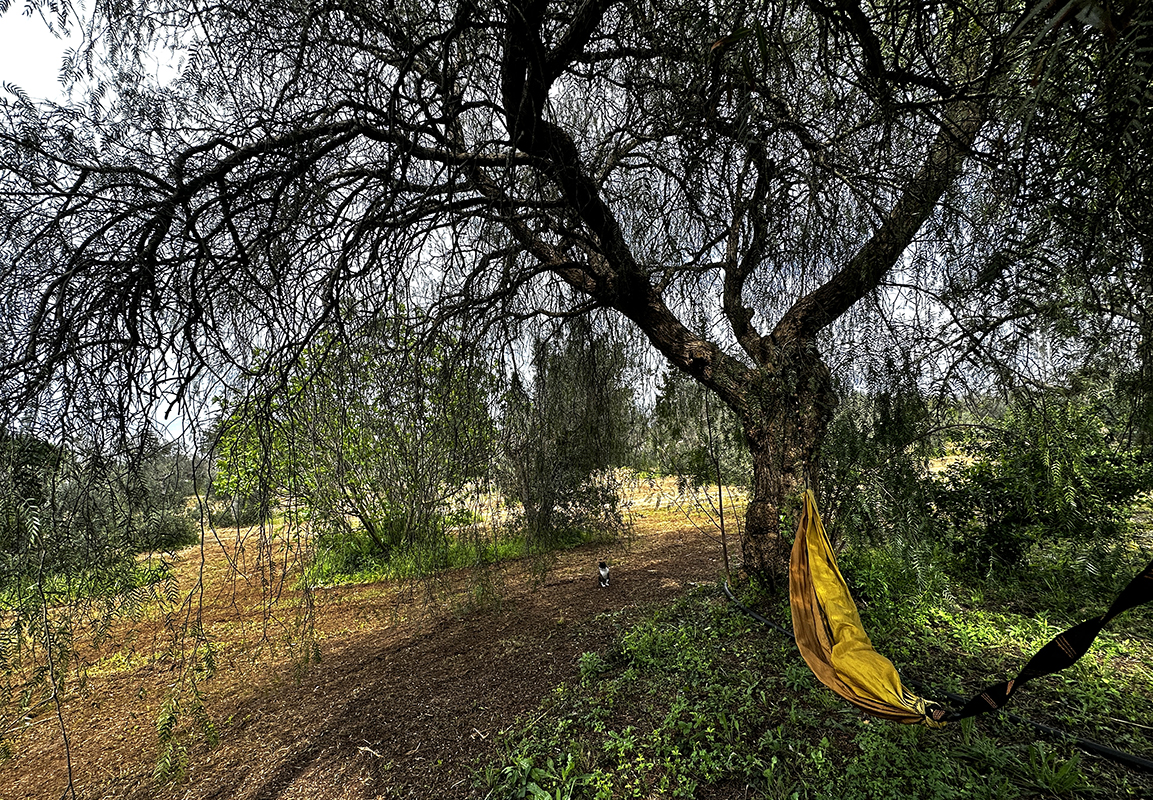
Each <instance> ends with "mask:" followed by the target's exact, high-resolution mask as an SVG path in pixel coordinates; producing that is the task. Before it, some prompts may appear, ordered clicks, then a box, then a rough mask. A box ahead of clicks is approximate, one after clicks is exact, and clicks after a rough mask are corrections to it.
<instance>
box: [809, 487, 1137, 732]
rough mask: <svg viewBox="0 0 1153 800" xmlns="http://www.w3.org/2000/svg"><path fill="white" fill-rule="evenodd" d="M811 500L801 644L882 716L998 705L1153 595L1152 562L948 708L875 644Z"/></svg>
mask: <svg viewBox="0 0 1153 800" xmlns="http://www.w3.org/2000/svg"><path fill="white" fill-rule="evenodd" d="M804 502H805V505H804V511H803V513H802V514H801V521H800V524H799V525H798V526H797V538H796V541H795V542H794V544H793V552H792V559H791V561H790V564H789V601H790V604H791V606H792V612H793V632H794V634H795V636H796V640H797V647H798V648H799V649H800V651H801V655H803V656H804V658H805V661H806V663H808V665H809V668H810V669H812V670H813V673H814V674H815V675H816V676H817V678H818V679H820V681H821V683H823V684H825V685H826V686H828V687H829V688H830V689H832V690H833V691H834V692H836V693H837V694H839V695H840V696H841V697H843V698H845V699H846V700H848V701H849V702H850V703H852V704H853V705H855V706H857V707H859V708H861V709H863V710H864V711H867V712H868V713H870V714H874V715H876V716H878V717H884V718H886V719H892V720H896V721H897V722H905V723H922V724H925V725H929V726H931V727H940V726H941V725H943V724H944V723H945V722H955V721H957V720H960V719H964V718H965V717H971V716H974V715H976V714H982V713H985V712H987V711H993V710H994V709H997V708H1000V707H1002V706H1004V705H1005V703H1006V702H1008V700H1009V698H1010V697H1011V696H1012V695H1013V693H1014V692H1015V691H1017V689H1020V688H1021V686H1023V685H1024V684H1025V683H1027V682H1028V681H1031V680H1033V679H1034V678H1039V677H1041V676H1043V675H1050V674H1052V673H1054V672H1058V671H1060V670H1063V669H1065V668H1066V667H1069V666H1072V665H1073V664H1074V663H1075V662H1076V661H1077V660H1078V659H1079V658H1081V656H1083V655H1084V654H1085V653H1086V651H1088V649H1089V648H1090V646H1092V644H1093V640H1094V639H1096V638H1097V634H1098V633H1099V632H1100V631H1101V628H1102V627H1104V626H1105V624H1106V623H1108V622H1109V621H1110V620H1111V619H1113V618H1114V617H1116V616H1117V615H1118V614H1121V613H1122V612H1124V611H1128V610H1129V609H1131V608H1134V607H1136V606H1139V605H1142V604H1143V603H1148V602H1150V601H1151V600H1153V562H1150V564H1149V566H1147V567H1145V569H1144V570H1142V572H1141V573H1140V574H1139V575H1138V576H1137V577H1135V578H1134V579H1133V580H1132V581H1130V582H1129V584H1128V586H1126V587H1125V589H1123V590H1122V592H1121V594H1120V595H1118V597H1117V599H1116V600H1114V601H1113V605H1112V606H1110V608H1109V610H1108V611H1107V612H1106V613H1105V614H1102V615H1101V616H1099V617H1094V618H1093V619H1090V620H1086V621H1085V622H1082V623H1079V624H1077V625H1074V626H1073V627H1072V628H1070V629H1069V630H1067V631H1065V632H1064V633H1062V634H1061V635H1060V636H1057V637H1056V638H1055V639H1053V640H1052V641H1051V642H1049V643H1048V644H1047V645H1045V646H1044V647H1042V648H1041V649H1040V650H1039V651H1038V652H1037V654H1036V655H1035V656H1033V658H1031V659H1030V660H1029V663H1028V664H1026V665H1025V668H1024V669H1023V670H1021V672H1020V674H1019V675H1017V677H1015V678H1013V679H1012V680H1008V681H1004V682H1002V683H998V684H994V685H993V686H990V687H988V688H986V689H985V690H984V691H982V692H979V693H977V694H976V695H974V696H973V697H972V698H971V699H970V700H968V701H967V702H966V703H965V704H964V705H963V706H962V708H961V709H960V710H959V711H946V710H945V709H944V708H942V707H941V706H938V705H936V704H934V703H930V702H926V701H925V700H923V699H921V698H920V697H918V696H917V695H915V694H913V693H912V692H910V691H908V690H907V689H905V687H904V686H903V685H902V684H901V678H900V676H899V675H898V674H897V669H896V667H894V666H893V663H892V662H891V661H889V659H887V658H885V657H884V656H882V655H881V654H880V653H878V652H877V651H876V650H874V649H873V644H872V642H871V641H870V640H869V636H868V634H866V633H865V629H864V627H863V626H862V624H861V617H860V615H859V614H858V613H857V606H856V604H855V603H854V602H853V597H852V595H851V594H850V593H849V587H848V586H847V585H846V584H845V579H844V578H843V577H842V576H841V571H840V570H839V569H837V562H836V559H835V557H834V556H833V548H832V546H831V545H830V544H829V537H828V536H827V535H826V533H825V528H824V526H823V525H822V524H821V517H820V514H819V513H818V512H817V502H816V499H815V498H814V497H813V493H812V491H809V490H806V491H805V497H804Z"/></svg>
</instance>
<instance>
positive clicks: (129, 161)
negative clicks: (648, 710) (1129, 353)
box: [0, 0, 1150, 573]
mask: <svg viewBox="0 0 1153 800" xmlns="http://www.w3.org/2000/svg"><path fill="white" fill-rule="evenodd" d="M45 7H47V6H45ZM61 8H63V9H64V11H62V12H60V13H61V14H62V15H64V16H70V15H71V14H72V12H71V11H70V10H69V7H68V6H63V7H61ZM1148 14H1149V11H1148V9H1147V7H1146V5H1145V4H1141V3H1136V2H1133V3H1114V4H1103V5H1100V4H1097V3H1095V2H1089V1H1088V0H1086V1H1085V2H1076V3H1072V4H1066V5H1064V6H1061V5H1059V4H1052V3H1048V2H1037V3H1033V2H1004V1H1003V0H973V1H972V2H956V1H955V0H942V1H941V2H934V3H923V2H900V1H898V0H894V1H893V2H872V3H864V4H863V3H858V2H842V1H841V0H835V1H834V2H823V0H784V2H773V3H752V2H744V1H743V0H732V1H731V2H719V3H706V4H705V5H703V6H702V5H700V4H686V3H683V2H680V0H646V1H645V2H641V3H627V4H626V3H620V2H615V1H614V0H583V1H581V2H578V1H577V0H552V1H550V0H509V1H508V2H487V0H480V1H479V2H476V1H474V0H461V1H460V2H450V1H448V0H444V1H441V2H432V3H412V2H406V1H405V0H388V2H382V3H362V2H358V1H357V0H336V2H328V3H323V4H300V3H289V2H279V1H278V0H274V2H266V3H251V2H244V1H243V0H235V1H234V2H227V3H224V4H219V5H215V6H211V7H203V6H201V5H200V4H198V3H185V2H180V0H171V1H170V0H163V1H159V0H137V2H133V3H130V4H127V5H125V4H123V3H116V4H112V3H98V4H97V5H96V7H95V9H94V12H93V15H92V16H91V18H90V19H87V20H85V22H84V29H83V30H84V31H85V38H84V44H83V46H81V47H80V48H78V49H77V50H76V51H74V52H73V53H72V54H71V55H70V57H69V59H70V60H69V62H68V64H66V65H65V66H66V70H65V71H66V73H67V74H68V75H75V76H77V77H78V78H79V79H81V82H80V83H79V84H78V89H77V94H75V95H74V100H73V102H71V103H70V104H67V105H64V106H55V105H36V104H34V103H32V102H30V101H29V100H28V99H27V98H25V97H23V96H22V95H21V94H20V93H19V92H18V91H15V90H14V91H10V92H9V93H8V95H7V97H6V98H5V99H4V101H3V107H2V114H3V118H2V120H0V168H2V170H3V171H2V173H0V197H2V198H3V207H2V210H0V226H2V229H3V231H4V237H3V245H2V247H3V263H2V269H3V278H2V286H3V290H2V291H3V303H4V306H5V308H6V309H8V312H7V313H6V314H5V316H4V320H3V322H2V323H0V326H2V327H0V348H2V350H0V364H2V365H3V366H0V398H2V401H3V413H4V417H5V419H6V420H16V419H19V418H21V415H25V416H27V414H28V412H29V409H33V410H34V414H33V416H36V415H40V416H39V418H42V419H48V418H52V419H60V418H63V417H65V416H67V417H69V418H71V419H76V420H80V419H83V420H85V421H91V420H93V419H100V418H102V417H104V416H108V415H110V416H111V417H112V418H114V419H122V418H125V417H126V416H128V415H131V414H139V413H142V412H144V410H145V409H148V408H157V407H160V406H164V407H168V406H171V405H174V404H175V405H177V406H181V405H183V406H186V407H191V406H192V405H193V404H194V401H195V399H196V398H197V397H198V396H199V395H200V394H201V393H203V392H205V391H210V390H209V389H207V388H206V387H209V386H212V385H214V384H216V383H218V382H221V381H223V382H228V381H231V380H233V376H235V375H236V374H238V373H244V374H247V375H248V376H249V378H250V379H254V380H255V381H256V384H257V385H260V386H264V387H266V389H267V390H269V391H275V390H276V389H277V388H278V387H281V386H283V384H284V376H285V375H286V374H288V372H289V371H290V370H291V369H292V367H293V365H295V364H297V363H298V362H299V359H300V356H301V354H302V353H303V352H305V350H306V349H307V348H308V347H309V346H310V344H311V343H313V342H315V341H317V339H318V337H319V336H321V335H328V334H330V333H331V332H333V331H336V332H337V335H339V336H340V337H341V338H342V340H344V341H354V340H355V337H356V335H357V329H356V321H355V318H350V317H348V316H347V315H346V312H347V310H348V309H352V308H356V307H357V306H358V304H363V303H374V304H381V303H384V302H393V301H395V302H397V303H402V304H405V305H406V306H407V307H411V308H420V309H423V311H424V312H427V313H426V315H425V316H422V318H421V320H420V321H419V324H420V325H423V326H436V325H441V324H445V323H446V322H448V321H450V320H452V321H454V323H455V324H464V325H466V326H467V329H468V330H470V331H472V332H474V334H475V335H476V336H477V337H480V336H481V335H482V334H483V333H484V332H485V331H486V330H490V329H492V328H493V327H494V326H496V325H498V324H500V323H502V322H505V321H510V320H511V321H517V320H522V321H523V320H529V319H534V318H539V317H553V316H579V315H583V314H586V313H588V312H589V311H591V310H592V309H596V308H604V309H609V310H611V311H613V312H615V313H616V314H618V315H619V316H620V317H622V318H624V319H626V320H628V322H629V323H630V324H631V325H632V326H633V327H634V328H635V329H636V330H637V331H639V332H640V333H642V334H643V335H644V337H646V338H647V340H648V342H649V343H651V345H652V346H653V347H654V348H655V349H656V350H657V351H659V352H660V353H661V354H662V356H663V357H664V358H665V359H666V360H667V361H668V362H669V364H671V365H672V367H674V368H676V369H679V370H682V371H683V372H685V373H687V374H688V375H690V376H692V377H693V378H694V379H696V380H697V381H699V382H700V383H701V384H703V385H704V386H706V387H707V388H708V389H710V390H711V391H713V392H715V393H716V394H717V395H718V396H719V397H720V399H721V400H723V401H724V402H725V403H726V404H727V405H729V406H730V407H731V408H732V409H733V411H734V412H735V413H736V415H737V417H738V418H739V419H740V421H741V424H742V426H743V428H744V433H745V438H746V440H747V442H748V445H749V448H750V452H751V455H752V466H753V475H752V476H751V480H750V483H751V486H752V493H751V500H750V503H749V509H748V519H747V525H746V527H745V533H744V537H743V538H744V541H743V549H744V560H745V565H746V568H748V569H749V570H750V571H752V572H756V573H768V572H772V571H773V569H775V568H777V567H778V566H779V562H780V557H781V552H782V551H781V549H780V548H779V547H778V546H777V543H778V541H777V540H778V532H779V529H780V525H781V520H782V518H783V516H782V515H784V517H785V518H787V516H788V506H789V503H790V502H791V498H795V497H796V495H797V493H798V490H799V488H800V487H801V486H802V485H803V484H805V483H806V482H807V483H817V482H818V479H819V451H820V445H821V441H822V439H823V437H824V435H825V432H826V430H827V427H828V424H829V421H830V419H831V418H832V414H833V409H834V407H835V405H836V399H837V398H836V392H835V390H834V382H833V375H832V371H833V370H835V371H837V372H838V373H841V374H843V373H845V372H846V371H852V370H853V369H856V368H857V367H859V365H860V364H861V362H862V361H863V360H864V359H866V358H867V357H868V356H869V352H870V351H871V350H892V349H898V350H899V349H901V348H904V349H905V350H906V351H907V350H908V349H910V348H920V350H919V352H917V353H916V354H915V355H916V359H914V360H918V361H919V363H921V364H922V366H923V367H924V369H926V370H937V371H938V372H943V373H944V374H943V377H944V378H946V379H949V378H951V377H952V378H956V377H957V376H959V375H960V374H961V373H960V372H958V371H956V370H952V371H950V369H949V368H945V369H942V368H941V364H948V365H957V364H964V363H966V360H968V361H969V362H970V363H972V364H975V365H977V366H978V368H979V369H982V370H989V369H993V370H994V371H996V370H997V369H1006V368H1015V367H1016V366H1017V365H1019V364H1020V363H1021V356H1020V351H1019V350H1015V349H1014V347H1013V346H1011V345H1013V344H1014V343H1017V342H1021V341H1028V337H1029V336H1030V335H1031V334H1032V333H1033V332H1034V331H1035V330H1036V328H1035V327H1031V324H1032V323H1031V322H1028V321H1032V320H1039V319H1043V318H1045V313H1044V312H1045V309H1046V308H1048V307H1050V306H1051V304H1049V303H1043V302H1040V300H1041V299H1043V298H1051V297H1052V291H1051V288H1050V286H1051V284H1050V282H1049V281H1048V280H1047V279H1046V280H1045V281H1044V282H1043V283H1041V282H1038V283H1033V282H1031V280H1030V276H1029V274H1028V269H1029V268H1030V267H1032V266H1033V265H1035V263H1036V260H1035V259H1034V260H1029V259H1027V258H1023V257H1021V256H1022V254H1023V253H1024V254H1026V255H1031V254H1032V253H1033V252H1035V251H1036V250H1037V249H1039V246H1040V245H1039V243H1038V240H1040V242H1041V243H1046V244H1047V243H1050V242H1057V241H1058V238H1059V237H1058V236H1057V233H1058V232H1059V233H1060V234H1061V235H1067V236H1068V239H1069V241H1073V242H1084V241H1085V237H1086V235H1091V234H1087V230H1088V227H1087V226H1086V225H1085V223H1084V219H1085V217H1084V216H1078V215H1067V217H1064V218H1063V217H1062V215H1060V214H1055V213H1049V212H1050V211H1051V210H1052V208H1053V203H1052V202H1051V201H1052V200H1053V199H1054V198H1057V199H1060V198H1065V197H1072V196H1073V195H1075V194H1076V193H1077V189H1078V187H1084V188H1085V190H1086V193H1087V195H1088V197H1089V198H1090V200H1089V201H1088V202H1089V203H1090V204H1092V203H1097V204H1098V205H1097V206H1093V208H1094V209H1096V208H1097V207H1099V206H1100V207H1102V208H1103V207H1104V206H1101V204H1102V203H1104V198H1106V197H1108V196H1109V195H1110V193H1111V192H1112V190H1113V184H1110V185H1108V186H1100V185H1088V184H1087V183H1086V181H1085V180H1084V179H1080V178H1077V177H1075V176H1076V175H1080V176H1085V175H1092V174H1095V169H1094V167H1093V164H1095V163H1096V162H1095V161H1094V159H1098V158H1103V159H1105V160H1106V161H1108V163H1110V164H1115V165H1116V164H1121V163H1125V162H1124V161H1123V160H1119V158H1118V157H1114V156H1112V155H1109V153H1110V150H1109V146H1112V145H1109V143H1108V142H1106V141H1105V140H1104V139H1102V138H1101V137H1100V136H1099V135H1098V136H1097V138H1096V139H1093V138H1092V134H1093V132H1094V131H1097V132H1098V133H1099V131H1100V129H1101V126H1102V125H1104V124H1105V122H1106V121H1107V120H1116V119H1123V120H1124V121H1125V125H1124V128H1123V129H1124V131H1125V134H1126V136H1127V137H1128V138H1127V139H1125V141H1126V142H1132V145H1131V146H1132V147H1133V148H1134V149H1135V150H1136V151H1138V152H1141V153H1146V152H1147V149H1146V148H1145V144H1144V143H1145V142H1146V140H1147V136H1146V134H1145V133H1144V115H1145V111H1146V108H1147V106H1148V102H1147V91H1148V87H1149V70H1148V67H1147V66H1142V65H1144V64H1148V62H1149V59H1148V58H1147V55H1148V52H1149V49H1150V48H1149V44H1148V37H1149V33H1148V31H1149V29H1150V27H1149V19H1148ZM158 57H159V58H162V59H170V60H172V61H173V62H174V63H177V64H178V65H179V74H178V75H176V76H175V77H174V78H172V79H171V80H167V79H165V80H160V79H158V78H155V77H153V76H152V75H150V74H149V71H148V70H147V68H146V66H147V65H148V64H150V63H152V62H153V61H154V60H155V59H156V58H158ZM81 88H82V89H83V90H82V91H81ZM1118 115H1120V116H1118ZM1087 137H1088V138H1087ZM1126 146H1129V145H1126ZM1119 149H1124V148H1115V150H1119ZM1102 154H1104V155H1102ZM1145 163H1148V160H1147V159H1146V160H1145ZM1110 174H1115V175H1116V177H1115V178H1114V179H1113V180H1115V181H1116V182H1118V183H1117V185H1120V186H1123V187H1125V191H1124V192H1122V196H1123V197H1124V198H1125V200H1124V202H1123V203H1122V206H1123V207H1124V208H1125V209H1128V210H1129V212H1131V214H1132V215H1135V218H1139V219H1145V218H1146V217H1143V216H1141V214H1143V213H1144V212H1143V211H1141V209H1142V208H1143V205H1144V204H1145V203H1146V202H1147V200H1146V198H1145V197H1144V195H1143V194H1142V193H1141V191H1140V188H1139V185H1137V184H1133V183H1132V182H1131V177H1130V176H1129V174H1128V173H1123V171H1118V170H1114V172H1113V173H1110ZM1071 176H1072V177H1071ZM1037 198H1043V199H1045V200H1046V201H1047V202H1043V203H1042V202H1037ZM1094 198H1095V199H1094ZM1110 207H1121V206H1110ZM1096 213H1097V212H1096V211H1094V214H1096ZM1127 213H1128V212H1127ZM1094 218H1095V219H1096V218H1099V217H1094ZM1047 226H1051V227H1047ZM1122 227H1124V226H1122ZM1125 230H1127V231H1129V233H1128V234H1127V235H1128V236H1130V239H1128V240H1126V241H1128V242H1131V241H1135V240H1134V239H1132V237H1133V236H1137V234H1136V233H1135V232H1134V230H1135V229H1134V228H1132V227H1126V228H1125ZM1052 252H1068V250H1067V249H1066V250H1061V249H1060V248H1053V249H1052ZM1118 252H1120V253H1121V254H1122V255H1121V256H1120V257H1119V259H1118V260H1117V261H1116V262H1115V263H1121V264H1124V263H1128V262H1127V260H1126V259H1127V256H1125V255H1124V253H1126V252H1130V253H1131V252H1132V250H1131V249H1130V250H1128V251H1126V250H1125V249H1124V248H1122V249H1121V251H1117V250H1114V253H1118ZM1145 252H1147V251H1145ZM1096 263H1097V262H1096V261H1093V262H1092V264H1096ZM1060 274H1061V275H1064V276H1067V277H1069V278H1070V285H1075V286H1076V287H1081V288H1079V289H1077V291H1078V296H1079V297H1086V296H1087V295H1086V292H1089V293H1090V294H1091V291H1090V289H1091V287H1092V286H1093V285H1094V284H1096V283H1097V282H1098V281H1099V279H1100V278H1101V276H1102V275H1104V274H1105V273H1104V272H1103V271H1102V270H1100V269H1096V268H1090V269H1088V270H1087V271H1086V272H1085V273H1083V274H1081V275H1080V276H1078V275H1077V274H1076V273H1075V271H1073V270H1070V269H1066V270H1064V271H1060ZM1115 274H1116V273H1114V275H1115ZM1109 280H1111V281H1112V282H1113V283H1116V282H1117V278H1116V277H1114V278H1111V279H1109ZM1082 290H1084V291H1082ZM1142 291H1143V292H1147V289H1142ZM1112 296H1114V295H1111V297H1112ZM1143 297H1144V295H1142V294H1141V293H1138V294H1132V293H1130V294H1129V295H1126V296H1122V299H1121V300H1120V303H1121V304H1123V305H1125V307H1126V308H1127V309H1130V310H1133V309H1137V308H1142V307H1143V306H1141V305H1140V303H1141V302H1142V301H1143ZM970 301H972V303H970ZM1110 302H1112V301H1110ZM1106 305H1108V304H1106ZM1085 307H1086V308H1089V307H1090V305H1089V304H1088V303H1087V304H1086V306H1085ZM1092 313H1093V314H1095V315H1096V316H1097V317H1098V318H1099V317H1100V316H1101V314H1100V308H1099V307H1098V308H1096V309H1095V310H1094V311H1093V312H1092ZM1134 313H1137V312H1135V311H1134ZM1141 313H1143V312H1141ZM1050 318H1051V317H1050ZM910 321H911V322H912V323H913V324H912V326H911V327H912V328H914V329H915V331H916V332H917V333H918V336H917V337H915V338H912V339H909V338H902V333H901V329H902V328H904V327H905V326H906V323H908V322H910ZM942 330H945V331H951V333H941V331H942ZM925 334H931V335H925ZM898 344H899V346H898ZM254 346H255V350H254ZM255 351H259V352H260V353H261V354H262V357H261V358H260V359H258V360H254V359H253V357H252V354H253V353H254V352H255ZM76 424H80V423H79V422H77V423H76Z"/></svg>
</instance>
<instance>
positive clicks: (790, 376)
mask: <svg viewBox="0 0 1153 800" xmlns="http://www.w3.org/2000/svg"><path fill="white" fill-rule="evenodd" d="M790 350H792V351H793V352H792V353H790V354H787V355H786V354H784V353H782V358H781V359H780V361H779V362H778V363H779V364H780V367H779V368H778V369H776V370H773V371H771V372H770V371H767V370H766V371H765V372H763V373H762V374H761V375H760V376H759V377H758V379H757V380H756V381H754V382H753V383H752V384H751V385H750V387H749V392H748V395H747V397H748V401H749V402H748V403H747V404H746V406H745V408H744V409H742V410H741V411H738V413H739V414H740V416H741V420H742V422H743V424H744V429H745V435H746V437H747V439H748V443H749V451H750V453H751V455H752V460H753V482H752V487H751V488H752V491H751V495H750V497H749V505H748V510H747V512H746V517H745V530H744V533H743V535H742V537H741V551H742V555H743V557H744V571H745V572H746V574H748V575H749V576H750V577H752V578H754V579H757V580H760V581H761V582H763V583H766V584H767V585H769V586H771V587H774V588H777V589H779V588H781V587H783V586H785V585H786V581H785V579H786V577H787V575H788V567H789V551H790V548H791V547H792V534H793V531H794V529H795V527H796V522H797V519H798V518H799V516H800V508H801V496H802V493H803V492H804V490H805V488H806V487H808V488H812V489H814V490H815V489H816V488H817V480H818V476H819V456H820V447H821V443H822V441H823V440H824V438H825V433H826V432H827V430H828V427H829V423H830V422H831V421H832V418H833V412H834V410H835V409H836V404H837V398H836V393H835V392H834V391H833V383H832V378H831V375H830V373H829V369H828V367H827V366H826V365H825V363H824V361H823V360H822V359H821V358H820V356H819V354H817V352H816V349H815V348H814V347H811V346H809V347H797V348H790ZM742 412H743V413H742Z"/></svg>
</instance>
